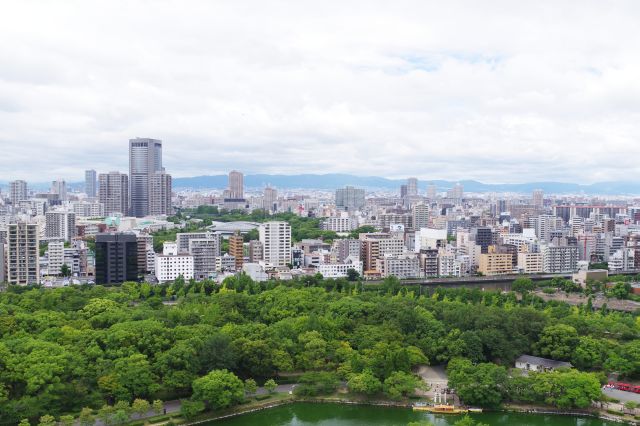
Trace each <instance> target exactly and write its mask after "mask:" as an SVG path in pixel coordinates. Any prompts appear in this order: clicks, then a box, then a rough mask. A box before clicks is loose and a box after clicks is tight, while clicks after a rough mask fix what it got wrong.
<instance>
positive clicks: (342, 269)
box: [316, 257, 362, 278]
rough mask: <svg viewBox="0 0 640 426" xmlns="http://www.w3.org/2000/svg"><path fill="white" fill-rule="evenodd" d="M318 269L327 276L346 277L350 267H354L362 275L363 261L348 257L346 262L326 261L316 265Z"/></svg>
mask: <svg viewBox="0 0 640 426" xmlns="http://www.w3.org/2000/svg"><path fill="white" fill-rule="evenodd" d="M316 269H317V271H318V272H319V273H321V274H322V276H323V277H325V278H344V277H346V276H347V271H349V269H354V270H355V271H356V272H357V273H358V274H360V275H362V262H361V261H359V260H358V259H354V258H351V257H349V258H347V259H346V260H345V262H344V263H325V264H321V265H318V266H317V267H316Z"/></svg>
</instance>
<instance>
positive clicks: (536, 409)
mask: <svg viewBox="0 0 640 426" xmlns="http://www.w3.org/2000/svg"><path fill="white" fill-rule="evenodd" d="M298 403H300V404H305V403H308V404H339V405H346V406H354V405H361V406H372V407H382V408H385V407H386V408H407V409H411V408H412V407H413V403H412V402H402V401H388V400H378V401H368V400H351V399H341V398H332V397H327V398H322V397H320V398H318V397H316V398H298V397H293V398H290V399H284V400H280V401H270V402H266V403H265V404H264V405H255V406H251V407H245V409H240V410H237V411H235V410H234V411H233V412H230V413H225V414H218V415H214V416H211V417H206V418H202V419H198V420H197V421H193V422H186V423H184V425H185V426H192V425H199V424H203V423H209V422H216V421H220V420H224V419H229V418H233V417H238V416H243V415H247V414H251V413H256V412H260V411H266V410H270V409H273V408H278V407H282V406H285V405H292V404H298ZM483 412H489V413H517V414H532V415H540V416H542V415H552V416H572V417H589V418H594V419H600V420H604V421H609V422H614V423H620V424H627V425H632V426H640V420H635V419H629V418H621V417H616V416H614V415H612V414H609V413H606V412H603V411H600V410H569V411H567V410H559V409H556V408H552V407H546V406H531V405H524V404H506V405H505V406H503V407H502V408H501V409H497V410H484V411H483Z"/></svg>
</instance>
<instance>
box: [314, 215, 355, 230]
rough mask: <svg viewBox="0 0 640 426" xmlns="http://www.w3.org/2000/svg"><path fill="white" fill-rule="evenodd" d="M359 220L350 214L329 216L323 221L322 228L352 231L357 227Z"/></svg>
mask: <svg viewBox="0 0 640 426" xmlns="http://www.w3.org/2000/svg"><path fill="white" fill-rule="evenodd" d="M357 225H358V224H357V222H356V221H355V220H353V219H351V218H350V217H349V216H346V215H344V216H339V217H335V216H332V217H328V218H326V219H325V220H324V221H323V222H322V229H324V230H325V231H334V232H351V231H353V230H354V229H356V228H357Z"/></svg>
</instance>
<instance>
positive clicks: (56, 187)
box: [51, 179, 67, 201]
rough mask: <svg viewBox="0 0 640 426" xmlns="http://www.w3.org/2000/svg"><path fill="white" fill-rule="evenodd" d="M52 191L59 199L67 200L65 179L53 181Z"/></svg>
mask: <svg viewBox="0 0 640 426" xmlns="http://www.w3.org/2000/svg"><path fill="white" fill-rule="evenodd" d="M51 193H52V194H56V195H57V196H58V200H60V201H66V200H67V183H66V182H65V181H64V180H63V179H58V180H54V181H53V182H51Z"/></svg>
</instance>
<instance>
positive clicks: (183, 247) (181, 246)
mask: <svg viewBox="0 0 640 426" xmlns="http://www.w3.org/2000/svg"><path fill="white" fill-rule="evenodd" d="M193 239H197V240H212V241H213V243H212V244H217V247H218V248H217V249H216V254H215V255H216V256H220V247H221V242H220V234H218V233H216V232H180V233H177V234H176V244H177V245H178V248H177V250H178V253H189V241H190V240H193Z"/></svg>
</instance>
